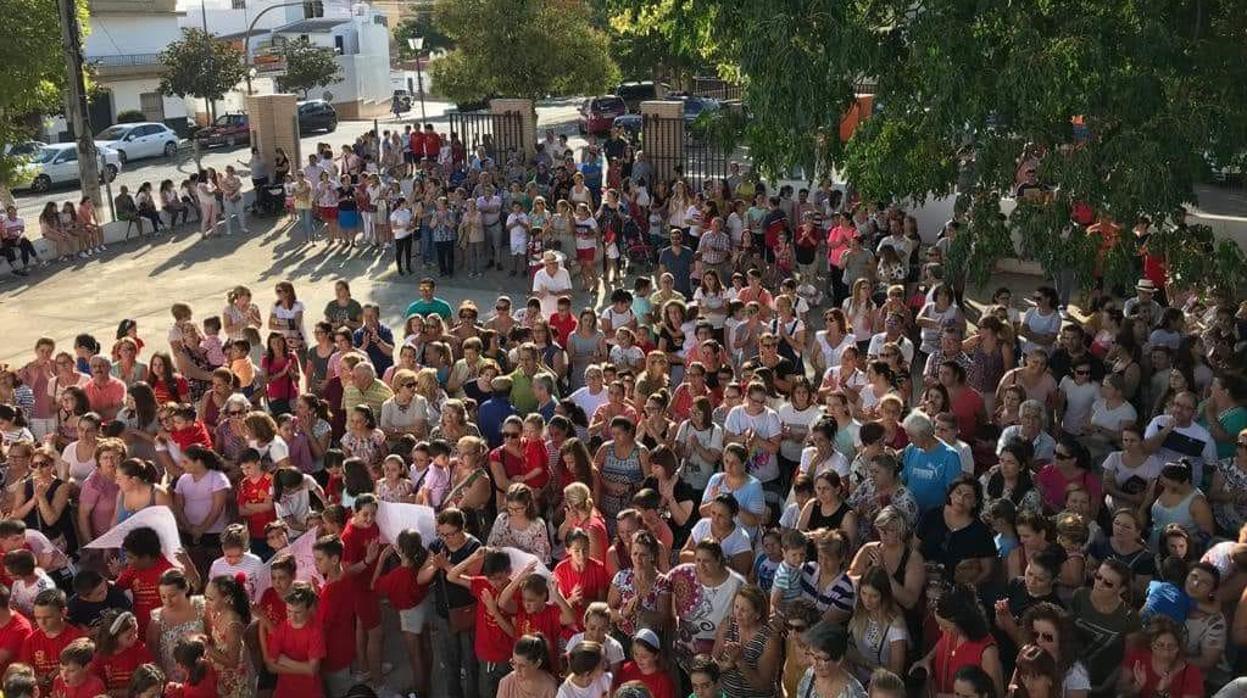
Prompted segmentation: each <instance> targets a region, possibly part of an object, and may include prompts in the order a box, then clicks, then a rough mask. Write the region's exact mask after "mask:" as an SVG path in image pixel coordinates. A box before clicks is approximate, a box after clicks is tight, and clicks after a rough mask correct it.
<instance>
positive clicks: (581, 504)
mask: <svg viewBox="0 0 1247 698" xmlns="http://www.w3.org/2000/svg"><path fill="white" fill-rule="evenodd" d="M563 502H564V503H566V504H567V505H568V506H570V507H572V508H573V509H575V510H576V511H592V510H593V492H592V491H591V490H590V489H589V486H588V485H586V484H585V483H583V482H573V483H571V484H570V485H568V486H567V487H564V488H563Z"/></svg>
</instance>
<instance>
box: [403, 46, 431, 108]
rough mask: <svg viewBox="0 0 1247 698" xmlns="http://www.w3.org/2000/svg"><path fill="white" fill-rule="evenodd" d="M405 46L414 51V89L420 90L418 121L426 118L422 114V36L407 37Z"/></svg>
mask: <svg viewBox="0 0 1247 698" xmlns="http://www.w3.org/2000/svg"><path fill="white" fill-rule="evenodd" d="M407 46H408V48H410V49H411V50H412V51H415V52H416V89H417V90H419V91H420V121H421V123H423V122H425V121H427V120H428V118H427V117H426V116H425V115H424V71H423V70H421V69H420V52H421V51H423V50H424V37H423V36H414V37H411V38H409V39H407Z"/></svg>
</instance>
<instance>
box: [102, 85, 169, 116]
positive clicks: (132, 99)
mask: <svg viewBox="0 0 1247 698" xmlns="http://www.w3.org/2000/svg"><path fill="white" fill-rule="evenodd" d="M103 86H104V87H105V88H107V89H108V90H109V91H110V92H112V94H113V118H114V119H116V118H117V115H118V114H120V113H121V112H123V111H126V110H129V109H137V110H139V111H142V108H143V107H142V105H143V102H142V100H141V99H140V98H139V95H141V94H143V93H146V92H159V91H160V79H159V78H139V79H136V80H122V81H109V82H105V83H103ZM163 102H164V106H165V118H166V119H180V118H182V117H184V116H186V103H185V102H184V101H183V100H182V99H180V98H178V97H165V98H164V99H163Z"/></svg>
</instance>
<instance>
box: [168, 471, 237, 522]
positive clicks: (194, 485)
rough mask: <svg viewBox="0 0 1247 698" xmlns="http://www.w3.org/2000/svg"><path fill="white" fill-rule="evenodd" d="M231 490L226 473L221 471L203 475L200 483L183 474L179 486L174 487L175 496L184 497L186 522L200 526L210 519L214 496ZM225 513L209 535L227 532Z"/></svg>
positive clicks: (218, 518)
mask: <svg viewBox="0 0 1247 698" xmlns="http://www.w3.org/2000/svg"><path fill="white" fill-rule="evenodd" d="M229 488H230V485H229V478H227V477H225V473H223V472H221V471H219V470H209V471H208V472H206V473H204V474H203V477H201V478H200V479H199V481H198V482H196V481H195V478H194V477H193V476H191V474H190V473H183V474H182V476H181V477H179V478H178V482H177V485H176V486H174V488H173V491H174V493H175V494H177V495H179V496H181V497H182V499H183V501H184V505H183V511H185V513H186V521H187V523H189V524H191V525H199V524H201V523H203V522H204V520H205V519H207V518H208V514H209V513H210V512H211V511H212V495H214V494H215V493H217V492H220V491H221V490H228V489H229ZM226 518H227V517H226V515H225V512H221V515H220V516H218V517H217V520H216V523H214V524H212V526H211V527H209V528H208V530H207V531H206V532H207V533H220V532H221V531H224V530H225V520H226Z"/></svg>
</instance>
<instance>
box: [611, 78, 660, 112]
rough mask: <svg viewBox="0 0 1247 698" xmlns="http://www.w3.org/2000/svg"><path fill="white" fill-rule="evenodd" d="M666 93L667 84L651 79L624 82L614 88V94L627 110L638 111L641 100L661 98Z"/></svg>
mask: <svg viewBox="0 0 1247 698" xmlns="http://www.w3.org/2000/svg"><path fill="white" fill-rule="evenodd" d="M666 94H667V86H666V85H663V84H662V83H656V82H653V81H652V80H644V81H640V82H624V83H620V84H619V87H616V88H615V96H616V97H619V98H620V99H622V100H623V101H624V104H626V105H627V106H628V111H629V112H635V111H639V110H640V109H641V102H645V101H647V100H653V99H663V97H664V96H665V95H666Z"/></svg>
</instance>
